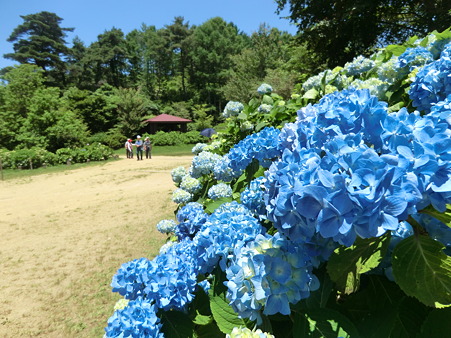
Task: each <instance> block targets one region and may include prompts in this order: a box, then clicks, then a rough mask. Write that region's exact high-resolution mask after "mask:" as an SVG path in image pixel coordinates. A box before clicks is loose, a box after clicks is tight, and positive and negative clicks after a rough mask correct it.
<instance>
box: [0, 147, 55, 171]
mask: <svg viewBox="0 0 451 338" xmlns="http://www.w3.org/2000/svg"><path fill="white" fill-rule="evenodd" d="M0 158H1V159H2V166H3V168H5V169H17V168H24V169H29V168H30V166H32V167H33V168H38V167H42V166H43V165H54V164H56V163H57V162H58V160H57V156H56V155H55V154H53V153H51V152H49V151H47V150H45V149H42V148H38V147H33V148H30V149H20V150H13V151H7V150H2V151H0Z"/></svg>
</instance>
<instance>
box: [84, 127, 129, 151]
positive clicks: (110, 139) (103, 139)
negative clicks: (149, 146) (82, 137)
mask: <svg viewBox="0 0 451 338" xmlns="http://www.w3.org/2000/svg"><path fill="white" fill-rule="evenodd" d="M126 139H127V137H126V136H124V135H122V133H121V132H120V131H119V130H117V129H114V128H113V129H110V130H108V131H107V132H102V133H97V134H94V135H92V136H90V137H89V138H88V143H89V144H94V143H101V144H105V145H107V146H108V147H110V148H112V149H119V148H121V147H123V146H124V142H125V140H126Z"/></svg>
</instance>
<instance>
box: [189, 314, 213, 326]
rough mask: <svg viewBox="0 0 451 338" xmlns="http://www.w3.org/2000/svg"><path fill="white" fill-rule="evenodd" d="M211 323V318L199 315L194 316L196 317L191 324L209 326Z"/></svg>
mask: <svg viewBox="0 0 451 338" xmlns="http://www.w3.org/2000/svg"><path fill="white" fill-rule="evenodd" d="M212 321H213V318H212V317H211V316H205V315H202V314H200V313H197V314H196V317H195V318H194V320H193V323H194V324H196V325H207V324H210V323H211V322H212Z"/></svg>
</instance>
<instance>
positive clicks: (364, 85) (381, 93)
mask: <svg viewBox="0 0 451 338" xmlns="http://www.w3.org/2000/svg"><path fill="white" fill-rule="evenodd" d="M389 85H390V84H389V83H388V82H384V81H382V80H379V79H378V78H375V77H371V78H369V79H367V80H365V81H362V80H360V79H357V80H354V81H352V83H351V84H350V87H353V88H355V89H368V90H369V91H370V94H371V95H374V96H376V97H377V98H379V99H383V98H385V94H386V92H387V89H388V87H389Z"/></svg>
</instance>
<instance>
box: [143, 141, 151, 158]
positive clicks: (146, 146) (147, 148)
mask: <svg viewBox="0 0 451 338" xmlns="http://www.w3.org/2000/svg"><path fill="white" fill-rule="evenodd" d="M144 150H145V152H146V158H147V159H149V158H152V142H150V138H148V137H146V139H145V140H144Z"/></svg>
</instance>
